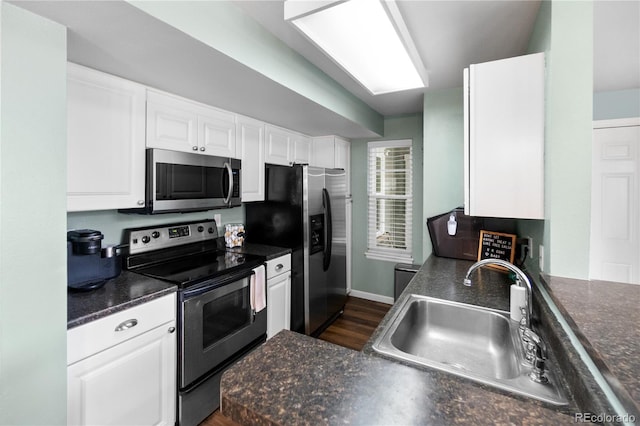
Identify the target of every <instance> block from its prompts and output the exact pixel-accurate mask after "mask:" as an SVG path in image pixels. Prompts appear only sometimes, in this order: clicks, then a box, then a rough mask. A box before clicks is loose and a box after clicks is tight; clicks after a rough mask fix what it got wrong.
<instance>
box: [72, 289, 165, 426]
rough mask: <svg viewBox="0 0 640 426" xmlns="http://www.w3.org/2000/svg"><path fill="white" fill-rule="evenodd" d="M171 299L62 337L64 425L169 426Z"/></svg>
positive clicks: (119, 313)
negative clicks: (64, 350)
mask: <svg viewBox="0 0 640 426" xmlns="http://www.w3.org/2000/svg"><path fill="white" fill-rule="evenodd" d="M176 334H177V333H176V294H175V293H173V294H170V295H167V296H163V297H160V298H158V299H155V300H153V301H150V302H147V303H143V304H141V305H138V306H135V307H132V308H129V309H126V310H124V311H120V312H117V313H114V314H111V315H108V316H106V317H104V318H100V319H98V320H95V321H93V322H90V323H87V324H84V325H81V326H78V327H75V328H72V329H70V330H69V331H68V332H67V364H68V366H67V424H69V425H98V424H100V425H119V424H136V425H143V424H146V425H152V424H153V425H174V424H175V421H176V365H177V361H176V353H177V350H176V344H177V343H176V342H177V340H176Z"/></svg>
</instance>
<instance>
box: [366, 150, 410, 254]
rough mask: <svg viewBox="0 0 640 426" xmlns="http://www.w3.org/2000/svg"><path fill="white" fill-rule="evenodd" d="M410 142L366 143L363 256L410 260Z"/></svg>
mask: <svg viewBox="0 0 640 426" xmlns="http://www.w3.org/2000/svg"><path fill="white" fill-rule="evenodd" d="M411 145H412V141H411V140H398V141H377V142H369V144H368V161H369V165H368V197H369V209H368V210H369V213H368V216H369V217H368V223H369V227H368V232H367V233H368V247H367V253H365V255H366V256H367V258H371V259H378V260H386V261H395V262H397V261H402V262H413V258H412V251H411V238H412V224H411V218H412V216H413V215H412V211H413V188H412V170H413V167H412V162H413V159H412V150H411Z"/></svg>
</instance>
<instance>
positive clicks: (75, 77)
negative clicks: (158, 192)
mask: <svg viewBox="0 0 640 426" xmlns="http://www.w3.org/2000/svg"><path fill="white" fill-rule="evenodd" d="M144 141H145V87H144V86H141V85H139V84H136V83H133V82H131V81H128V80H123V79H121V78H118V77H114V76H112V75H109V74H105V73H102V72H99V71H95V70H92V69H89V68H85V67H82V66H79V65H76V64H72V63H69V64H68V67H67V210H68V211H88V210H110V209H120V208H134V207H141V206H144V198H145V195H144V191H145V188H144V184H145V181H144V179H145V174H144V171H145V142H144Z"/></svg>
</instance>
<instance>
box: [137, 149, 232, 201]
mask: <svg viewBox="0 0 640 426" xmlns="http://www.w3.org/2000/svg"><path fill="white" fill-rule="evenodd" d="M147 173H148V185H150V186H149V187H148V188H147V192H148V194H147V197H148V198H150V200H151V202H150V204H151V205H152V206H153V207H152V208H153V212H154V213H157V212H169V211H195V210H208V209H211V208H216V207H229V206H238V205H240V160H236V159H230V158H222V157H213V156H209V155H201V154H192V153H186V152H177V151H167V150H163V149H149V150H148V151H147Z"/></svg>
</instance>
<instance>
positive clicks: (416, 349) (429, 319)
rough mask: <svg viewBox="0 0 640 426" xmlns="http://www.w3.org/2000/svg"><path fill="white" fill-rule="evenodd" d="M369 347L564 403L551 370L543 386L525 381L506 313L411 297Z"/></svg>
mask: <svg viewBox="0 0 640 426" xmlns="http://www.w3.org/2000/svg"><path fill="white" fill-rule="evenodd" d="M373 349H374V350H375V351H377V352H379V353H381V354H384V355H386V356H387V357H391V358H394V359H398V360H401V361H404V362H408V363H411V364H419V365H423V366H427V367H432V368H435V369H438V370H442V371H446V372H449V373H452V374H455V375H458V376H462V377H465V378H468V379H471V380H475V381H478V382H481V383H484V384H487V385H490V386H495V387H497V388H500V389H503V390H506V391H510V392H513V393H517V394H520V395H524V396H528V397H532V398H535V399H539V400H542V401H545V402H548V403H551V404H554V405H565V404H567V400H566V398H565V397H564V396H563V394H562V392H561V390H560V389H559V387H558V386H557V383H558V382H557V380H555V376H554V374H553V372H552V371H547V376H548V378H549V382H548V383H544V384H542V383H535V382H533V381H532V380H530V379H529V378H528V374H529V372H530V371H531V365H530V364H528V362H527V361H526V360H525V358H524V350H523V348H522V344H521V343H520V337H519V335H518V323H517V322H515V321H511V319H510V318H509V313H508V312H503V311H498V310H494V309H488V308H483V307H478V306H472V305H466V304H462V303H456V302H449V301H445V300H440V299H435V298H431V297H426V296H419V295H415V294H411V295H410V296H409V297H408V298H407V299H405V302H404V303H403V305H402V306H401V307H400V309H399V310H398V312H397V313H396V315H395V316H394V317H393V318H392V319H391V321H390V323H389V325H388V326H387V328H386V330H385V331H384V332H383V333H382V334H381V335H380V336H379V337H378V338H377V339H376V341H375V342H374V344H373Z"/></svg>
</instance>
